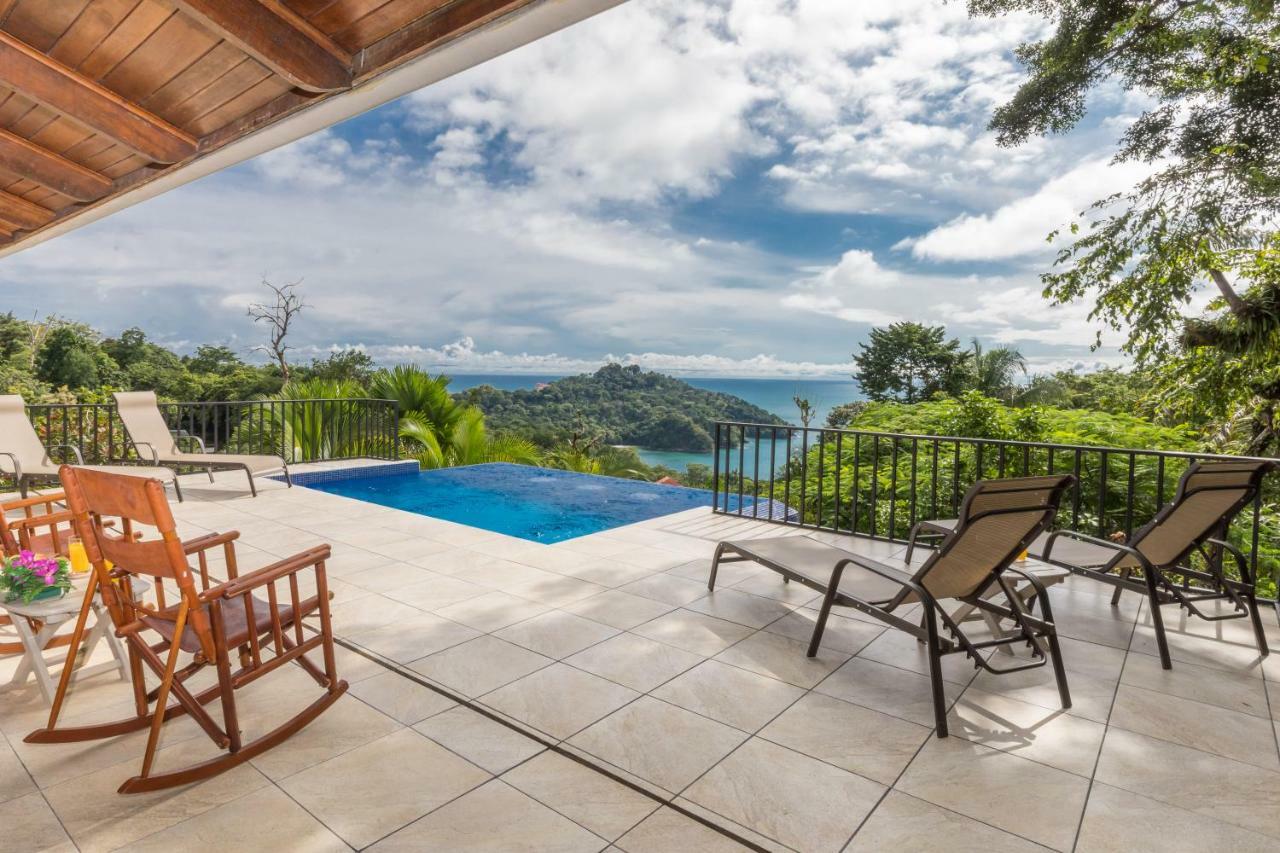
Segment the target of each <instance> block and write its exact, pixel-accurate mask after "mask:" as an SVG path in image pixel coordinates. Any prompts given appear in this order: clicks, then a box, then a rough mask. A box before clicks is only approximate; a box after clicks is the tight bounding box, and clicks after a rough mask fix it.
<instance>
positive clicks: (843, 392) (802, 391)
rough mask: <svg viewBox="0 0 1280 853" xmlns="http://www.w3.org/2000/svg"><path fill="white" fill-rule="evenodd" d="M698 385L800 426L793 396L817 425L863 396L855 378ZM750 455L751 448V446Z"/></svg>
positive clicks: (681, 464) (680, 464)
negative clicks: (806, 407)
mask: <svg viewBox="0 0 1280 853" xmlns="http://www.w3.org/2000/svg"><path fill="white" fill-rule="evenodd" d="M450 376H452V377H453V382H451V383H450V384H449V390H450V391H465V390H466V389H468V388H474V387H476V386H477V385H492V386H493V387H494V388H499V389H501V390H503V391H516V390H519V389H521V388H532V387H534V386H535V385H538V384H539V383H542V382H554V381H556V380H557V379H563V378H564V377H562V376H529V375H513V374H463V373H453V374H450ZM677 378H678V379H683V380H684V381H685V382H688V383H689V384H690V385H692V386H694V387H695V388H705V389H706V390H708V391H722V392H724V393H726V394H732V395H734V396H735V397H741V398H742V399H744V400H746V401H747V402H748V403H754V404H755V405H757V406H759V407H760V408H762V409H764V410H765V411H767V412H772V413H773V414H775V415H777V416H778V417H780V418H782V419H783V420H785V421H787V422H788V423H792V424H795V425H797V426H799V425H800V413H799V412H798V411H797V409H796V405H795V402H794V401H793V400H792V398H793V397H796V396H800V397H804V398H806V399H808V401H809V402H810V403H812V404H813V408H814V417H813V421H812V425H813V426H821V425H822V424H823V423H824V422H825V421H826V419H827V413H828V412H830V411H831V410H832V409H833V408H835V407H836V406H839V405H842V404H844V403H850V402H853V401H854V400H860V399H862V393H861V392H860V391H859V390H858V385H857V383H856V382H854V381H853V380H852V379H845V380H838V379H738V378H733V379H723V378H716V377H689V376H680V377H677ZM746 451H747V453H748V455H749V454H750V453H751V448H750V447H747V448H746ZM639 452H640V458H641V459H643V460H644V461H645V463H646V464H649V465H665V466H666V467H668V468H674V469H675V470H677V471H683V470H684V468H685V466H686V465H689V464H690V463H701V464H704V465H710V464H711V454H710V453H673V452H670V451H663V450H646V449H644V448H639Z"/></svg>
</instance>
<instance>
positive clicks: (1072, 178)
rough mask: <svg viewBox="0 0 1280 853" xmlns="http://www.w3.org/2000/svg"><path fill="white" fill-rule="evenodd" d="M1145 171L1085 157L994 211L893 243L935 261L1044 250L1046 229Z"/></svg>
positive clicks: (1138, 165) (1073, 218) (1128, 184)
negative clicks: (1035, 188)
mask: <svg viewBox="0 0 1280 853" xmlns="http://www.w3.org/2000/svg"><path fill="white" fill-rule="evenodd" d="M1151 171H1152V167H1151V166H1148V165H1146V164H1143V163H1121V164H1116V165H1113V164H1111V163H1110V161H1109V160H1108V159H1095V160H1090V161H1088V162H1085V163H1082V164H1080V165H1079V166H1077V167H1076V168H1074V169H1072V170H1071V171H1069V172H1067V173H1066V174H1064V175H1061V176H1060V177H1056V178H1052V179H1050V180H1049V181H1046V182H1045V183H1044V184H1043V185H1042V186H1041V187H1040V188H1039V189H1038V190H1036V191H1035V192H1034V193H1032V194H1030V195H1028V196H1025V197H1023V198H1020V199H1018V200H1017V201H1013V202H1010V203H1009V204H1006V205H1004V206H1003V207H1001V208H999V209H998V210H995V211H993V212H991V213H979V214H962V215H960V216H958V217H956V218H955V219H953V220H951V221H950V222H947V223H946V224H944V225H940V226H938V227H937V228H934V229H933V230H931V231H929V232H928V233H926V234H925V235H924V236H922V237H919V238H916V239H912V240H907V241H904V242H903V243H900V244H899V247H902V248H905V247H907V246H910V248H911V253H912V254H913V255H915V257H917V258H924V259H928V260H935V261H979V260H1000V259H1006V258H1016V257H1020V256H1023V255H1031V254H1044V253H1045V252H1046V245H1047V244H1046V239H1045V238H1046V236H1047V235H1048V234H1049V232H1051V231H1053V230H1054V229H1059V228H1062V227H1064V226H1065V225H1068V224H1070V223H1072V222H1077V221H1080V220H1081V214H1082V213H1084V211H1085V208H1087V207H1088V206H1089V205H1091V204H1092V203H1093V202H1095V201H1097V200H1098V199H1100V198H1103V197H1105V196H1108V195H1110V194H1111V193H1114V192H1119V191H1122V190H1125V189H1128V188H1129V187H1131V186H1133V185H1134V184H1135V183H1137V182H1138V181H1139V180H1141V179H1142V178H1144V177H1146V176H1147V175H1149V174H1150V173H1151ZM1087 221H1088V217H1084V224H1086V225H1087Z"/></svg>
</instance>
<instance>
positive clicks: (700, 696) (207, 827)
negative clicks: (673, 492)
mask: <svg viewBox="0 0 1280 853" xmlns="http://www.w3.org/2000/svg"><path fill="white" fill-rule="evenodd" d="M238 485H239V484H238V482H236V481H235V478H227V479H224V477H223V476H220V477H219V483H218V484H216V485H213V486H210V485H209V484H208V483H207V481H206V482H203V483H202V482H201V480H200V479H192V480H191V481H190V483H189V484H184V491H185V492H186V493H187V495H188V501H187V502H186V503H184V504H179V505H175V509H176V512H177V514H178V516H179V517H180V519H181V524H182V527H183V534H184V536H194V535H198V534H200V533H203V532H205V531H210V530H228V529H237V530H240V531H241V540H240V544H239V548H238V553H239V558H240V563H241V571H242V572H243V571H246V570H248V569H251V568H254V567H256V566H260V565H265V564H267V563H269V562H271V561H273V560H275V559H277V558H279V557H281V556H286V555H288V554H290V553H292V552H294V551H296V550H298V549H300V548H303V547H306V546H308V545H311V544H314V543H317V542H322V541H323V542H330V543H332V544H333V559H332V561H331V562H330V564H329V574H330V586H331V588H332V589H333V590H334V592H335V598H334V602H333V614H334V624H335V630H336V633H337V634H338V636H339V637H340V638H341V641H342V644H343V647H342V648H341V649H340V650H339V671H340V673H341V675H342V676H343V677H344V678H345V679H346V680H347V681H348V682H349V683H350V685H351V687H350V690H349V692H348V693H347V695H345V696H343V697H342V698H341V699H340V700H339V701H338V702H337V703H336V704H335V705H334V706H333V707H332V708H331V709H330V710H329V711H328V712H327V713H326V714H324V715H323V716H321V717H320V719H319V720H317V721H316V722H315V723H313V724H312V725H311V726H310V727H308V728H307V729H306V730H304V731H303V732H302V733H300V734H299V735H297V736H296V737H294V738H293V739H291V740H289V741H287V742H286V743H285V744H283V745H282V746H280V747H277V748H276V749H274V750H272V751H270V752H268V753H266V754H264V755H262V756H260V757H258V758H257V759H255V760H253V761H251V762H250V763H249V764H248V765H245V766H242V767H239V768H237V769H236V770H234V771H232V772H229V773H227V774H224V775H223V776H221V777H219V778H217V779H214V780H211V781H208V782H205V783H203V784H199V785H195V786H190V787H188V788H180V789H175V790H173V791H169V792H164V793H159V794H146V795H133V796H128V797H123V796H119V795H117V794H116V793H115V788H116V786H117V785H118V784H119V782H120V781H122V780H123V779H124V778H126V777H127V776H130V775H132V774H133V773H134V772H136V769H137V765H138V762H139V760H140V754H141V738H140V737H139V736H137V735H130V736H126V737H123V738H119V739H117V740H115V741H100V742H93V743H88V744H71V745H65V746H41V745H28V744H24V743H23V742H22V736H23V735H24V734H25V733H26V732H27V731H29V730H31V729H32V728H35V727H36V726H38V725H39V724H41V722H42V720H43V717H44V714H45V709H44V706H43V704H42V703H41V702H40V699H39V696H38V695H37V694H36V691H35V688H34V687H29V688H23V689H19V690H15V691H11V692H8V693H0V828H2V829H0V832H2V833H3V834H2V835H0V839H2V841H0V847H3V848H4V849H13V850H75V849H79V850H85V851H99V850H114V849H125V850H161V849H173V848H179V849H180V848H184V847H193V846H195V845H197V844H214V845H215V846H216V847H217V848H218V849H236V850H268V849H269V850H299V851H313V850H317V851H318V850H348V849H369V850H379V851H381V850H502V851H507V850H539V851H542V850H553V851H561V850H563V851H578V850H581V851H593V850H621V851H628V853H648V851H683V850H694V849H696V850H709V851H717V850H735V849H743V844H742V843H741V842H742V841H744V840H745V841H748V842H750V843H751V844H754V845H757V846H758V847H760V848H763V849H769V850H775V849H776V850H783V849H794V850H803V851H810V850H813V851H825V850H831V851H837V850H851V851H869V850H913V851H915V850H948V851H953V850H968V849H972V850H992V851H1005V850H1008V851H1032V850H1046V849H1049V850H1059V851H1102V850H1144V849H1150V850H1157V849H1158V850H1165V851H1168V850H1184V849H1185V850H1192V849H1195V850H1200V849H1203V848H1204V845H1206V844H1210V845H1212V846H1214V847H1218V848H1223V849H1225V848H1228V847H1230V848H1232V849H1238V850H1275V849H1280V752H1278V751H1277V741H1276V726H1277V721H1278V720H1280V655H1277V656H1276V657H1274V658H1272V659H1268V660H1267V661H1266V662H1265V663H1264V662H1263V661H1261V660H1260V659H1259V658H1258V656H1257V654H1256V651H1255V650H1254V648H1253V646H1252V642H1251V637H1250V633H1249V630H1248V627H1247V625H1246V623H1244V622H1243V621H1235V622H1222V623H1212V624H1211V623H1205V622H1201V621H1196V620H1191V621H1187V620H1181V621H1179V620H1178V619H1177V618H1176V617H1174V618H1172V620H1171V621H1172V622H1173V624H1172V625H1171V643H1172V646H1173V655H1174V658H1175V667H1176V668H1175V669H1174V670H1173V671H1172V672H1165V671H1164V670H1161V669H1160V667H1159V662H1158V660H1157V659H1156V658H1155V657H1153V655H1154V652H1155V646H1154V639H1153V635H1152V632H1151V629H1150V626H1149V621H1148V615H1147V612H1146V610H1145V606H1144V604H1143V603H1142V602H1140V601H1138V600H1137V599H1136V597H1129V598H1126V599H1125V600H1123V601H1122V602H1121V604H1120V606H1119V607H1116V608H1112V607H1111V606H1110V604H1109V600H1108V599H1109V590H1108V589H1106V588H1103V587H1100V586H1094V585H1090V584H1089V583H1087V582H1084V581H1077V580H1075V579H1072V580H1069V581H1067V582H1066V583H1065V584H1063V585H1060V586H1058V587H1055V588H1054V589H1053V590H1052V592H1051V595H1052V596H1053V603H1054V609H1055V612H1056V615H1057V616H1058V620H1059V623H1060V625H1061V627H1062V630H1063V633H1064V634H1065V635H1066V636H1067V637H1068V639H1066V640H1065V641H1064V647H1065V648H1064V651H1065V657H1066V664H1067V668H1068V671H1069V677H1070V682H1071V688H1072V691H1073V695H1074V699H1075V707H1073V708H1072V709H1071V710H1070V711H1066V712H1064V711H1062V710H1061V709H1060V708H1059V707H1058V704H1057V695H1056V692H1055V690H1054V687H1053V683H1052V676H1051V673H1050V672H1049V671H1048V670H1047V669H1041V670H1034V671H1031V672H1027V673H1020V674H1017V675H1013V676H1003V677H1001V676H994V675H991V674H988V673H982V674H977V673H976V672H975V670H974V669H973V667H972V666H970V665H967V664H966V663H965V662H964V661H963V660H961V659H959V658H958V657H957V658H953V659H949V661H948V667H947V670H946V688H947V692H948V696H949V697H950V699H951V701H952V707H951V711H950V720H951V727H952V735H953V736H952V737H950V738H948V739H938V738H936V737H934V736H933V730H932V711H931V705H930V698H929V689H928V682H927V680H926V678H925V677H924V673H925V672H926V671H927V668H926V663H925V659H924V657H923V655H922V654H921V653H920V652H919V651H918V649H917V647H916V644H915V642H914V641H913V640H911V638H909V637H906V636H904V635H902V634H899V633H895V632H888V633H886V632H885V631H884V629H883V628H882V627H881V626H880V625H878V624H875V623H873V622H871V621H868V620H865V619H862V618H859V617H858V616H856V615H854V614H850V613H841V614H840V615H838V616H833V618H832V623H831V624H830V625H829V627H828V631H827V634H826V638H825V645H824V647H823V649H822V651H821V653H820V654H819V656H818V657H817V658H816V659H812V660H811V659H808V658H806V657H805V656H804V649H805V641H806V640H807V638H808V635H809V631H810V630H811V627H812V623H813V619H814V617H815V611H814V609H813V606H814V598H815V596H814V595H813V594H812V593H811V592H810V591H808V590H805V589H803V588H799V587H797V586H796V585H784V584H783V583H782V582H781V580H780V579H779V578H778V577H777V576H776V575H774V574H772V573H771V572H768V571H766V570H762V569H759V568H757V567H755V566H753V565H751V564H734V565H730V566H726V567H725V568H724V569H723V570H722V573H721V582H720V585H719V588H718V589H717V591H716V592H714V593H709V592H708V591H707V589H706V583H705V580H706V574H707V569H708V567H709V560H710V556H711V552H712V550H713V547H714V543H715V541H716V540H718V539H720V538H725V537H730V536H733V537H741V536H752V535H778V534H782V533H789V532H791V531H786V530H784V529H782V528H779V527H777V526H774V525H768V524H764V523H756V522H751V521H747V520H739V519H731V518H725V517H719V516H713V515H712V514H711V513H710V512H709V511H705V510H695V511H690V512H685V513H680V514H678V515H673V516H667V517H664V518H660V519H656V520H653V521H650V522H645V523H642V524H637V525H631V526H629V527H623V528H617V529H614V530H611V531H608V532H605V533H599V534H594V535H592V536H587V537H583V538H580V539H575V540H570V541H568V542H563V543H559V544H557V545H552V546H544V545H540V544H535V543H530V542H526V541H523V540H519V539H513V538H510V537H506V536H502V535H499V534H495V533H490V532H487V531H483V530H477V529H474V528H468V527H465V526H462V525H457V524H452V523H449V522H445V521H440V520H436V519H432V518H426V517H422V516H417V515H413V514H410V513H405V512H401V511H398V510H394V509H389V508H383V507H378V506H374V505H372V504H365V503H360V502H357V501H352V500H349V499H346V498H341V497H337V496H333V495H328V494H324V493H320V492H315V491H310V490H307V489H305V488H294V489H292V490H286V489H284V488H283V486H282V485H277V484H267V485H266V486H265V487H264V488H263V490H262V493H261V495H260V497H258V498H257V499H256V500H255V499H252V498H250V497H248V495H246V494H242V493H241V492H239V491H238V490H236V489H235V488H233V486H238ZM868 547H869V548H871V549H872V550H874V551H876V552H878V553H881V554H883V555H884V556H892V555H894V554H895V553H896V552H897V551H898V550H899V546H897V545H892V544H886V543H868ZM1166 612H1167V613H1168V616H1166V618H1167V619H1169V618H1170V617H1173V613H1172V612H1171V611H1166ZM1265 622H1266V624H1267V626H1268V631H1269V632H1270V634H1271V636H1272V642H1273V643H1274V644H1275V645H1276V646H1280V628H1277V626H1276V620H1275V618H1274V615H1272V614H1267V616H1266V619H1265ZM14 662H15V661H14V659H13V658H6V659H0V679H4V678H7V675H8V673H9V671H11V669H12V667H13V665H14ZM1272 685H1275V686H1272ZM314 693H315V687H314V683H313V682H311V681H310V680H309V679H307V678H306V677H305V676H303V675H301V674H300V673H297V672H295V671H293V670H292V669H290V670H287V671H284V673H283V674H276V676H274V677H268V678H264V679H262V680H261V681H260V682H257V683H256V684H255V685H254V686H253V688H252V689H250V691H249V693H248V695H247V696H245V697H244V698H243V699H242V702H241V708H242V714H243V716H244V721H243V727H244V728H245V730H246V732H248V733H250V734H252V733H253V732H254V731H257V730H261V729H263V728H265V727H270V726H271V725H272V724H273V721H274V720H278V719H279V718H280V717H281V716H283V715H286V714H288V713H292V710H293V709H294V708H296V707H299V706H300V705H301V704H303V703H305V702H308V701H310V698H311V697H312V696H314ZM129 707H130V695H129V692H128V688H127V686H126V685H124V684H123V683H121V682H119V681H118V680H115V679H113V678H111V677H98V678H92V679H88V680H86V681H85V682H84V683H82V684H79V685H78V686H77V687H76V689H75V690H74V691H73V693H72V695H71V697H70V698H69V700H68V706H67V717H66V718H64V721H65V722H68V723H74V722H75V721H76V720H91V719H104V718H109V717H111V716H121V715H124V714H126V713H128V709H129ZM211 749H212V746H211V745H210V744H209V742H208V740H207V738H205V736H204V735H203V733H202V732H200V731H199V729H198V728H197V727H195V726H194V725H193V724H191V723H190V722H189V721H182V720H179V721H175V722H173V723H170V724H168V726H167V729H166V734H165V743H164V750H163V751H162V752H161V755H160V764H161V766H162V767H163V766H165V762H166V761H170V762H187V761H190V760H192V759H193V758H199V757H203V756H205V755H209V754H211ZM691 815H696V816H697V818H698V819H694V817H691Z"/></svg>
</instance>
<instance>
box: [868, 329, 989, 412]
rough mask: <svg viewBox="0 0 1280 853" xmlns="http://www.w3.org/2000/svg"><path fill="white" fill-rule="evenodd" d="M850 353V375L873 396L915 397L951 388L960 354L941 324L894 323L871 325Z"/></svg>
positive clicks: (961, 358)
mask: <svg viewBox="0 0 1280 853" xmlns="http://www.w3.org/2000/svg"><path fill="white" fill-rule="evenodd" d="M858 347H859V349H860V352H856V353H854V354H853V361H854V363H855V364H856V365H857V366H858V372H857V374H855V375H854V377H853V378H854V379H855V380H857V382H858V385H859V386H861V388H862V393H864V394H866V395H867V397H869V398H870V399H872V400H893V401H896V402H900V403H914V402H917V401H919V400H927V399H928V398H929V397H931V396H933V395H934V394H936V393H937V392H939V391H952V390H955V388H956V385H957V383H958V381H959V379H960V377H959V373H960V367H961V365H962V364H963V362H964V359H965V357H964V354H963V353H961V352H960V342H959V341H958V340H956V339H954V338H952V339H950V340H948V339H947V330H946V328H945V327H944V326H926V325H923V324H920V323H910V322H903V323H893V324H891V325H889V326H883V327H877V328H874V329H872V330H871V336H870V341H869V342H868V343H865V344H864V343H860V344H858Z"/></svg>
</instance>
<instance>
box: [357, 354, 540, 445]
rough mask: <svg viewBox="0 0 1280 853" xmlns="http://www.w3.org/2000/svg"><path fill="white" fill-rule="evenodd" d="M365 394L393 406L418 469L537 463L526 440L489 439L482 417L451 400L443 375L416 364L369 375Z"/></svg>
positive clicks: (475, 410) (473, 407) (497, 437)
mask: <svg viewBox="0 0 1280 853" xmlns="http://www.w3.org/2000/svg"><path fill="white" fill-rule="evenodd" d="M369 393H370V394H371V395H372V396H374V397H377V398H380V399H384V400H395V401H396V403H397V404H398V405H399V409H400V438H401V440H402V443H403V445H404V447H403V451H405V452H407V454H408V455H409V456H410V457H412V458H414V459H417V460H418V463H419V464H420V465H421V466H422V467H423V468H447V467H451V466H454V465H477V464H480V463H483V462H514V463H517V464H521V465H537V464H539V462H540V458H539V453H538V448H537V447H535V446H534V445H533V443H532V442H530V441H528V440H527V439H524V438H519V437H517V436H504V435H500V436H492V435H489V434H488V432H487V430H486V429H485V424H484V413H483V412H481V411H480V410H479V409H477V408H476V407H475V406H468V405H465V404H463V403H459V402H457V401H456V400H454V399H453V396H452V395H451V394H450V393H449V377H447V376H444V375H440V376H432V375H430V374H429V373H427V372H426V371H425V370H423V369H422V368H420V367H417V366H416V365H411V364H402V365H399V366H397V367H393V368H391V369H390V370H380V371H378V372H377V373H375V374H374V375H373V379H372V380H371V381H370V383H369Z"/></svg>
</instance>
